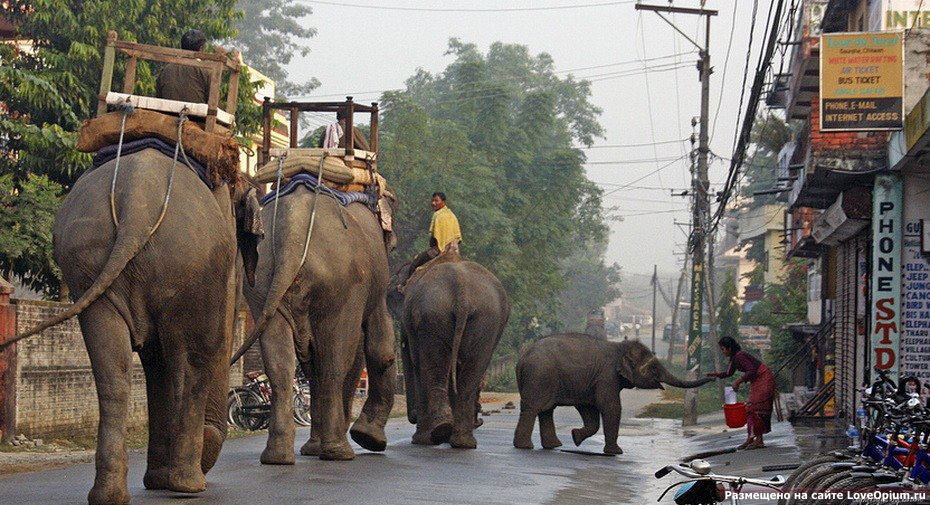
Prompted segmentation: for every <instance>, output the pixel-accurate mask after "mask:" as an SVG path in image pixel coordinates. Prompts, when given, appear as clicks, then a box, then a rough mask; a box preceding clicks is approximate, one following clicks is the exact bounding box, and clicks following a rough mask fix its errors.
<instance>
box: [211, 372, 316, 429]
mask: <svg viewBox="0 0 930 505" xmlns="http://www.w3.org/2000/svg"><path fill="white" fill-rule="evenodd" d="M246 378H247V379H249V382H248V383H246V384H244V385H242V386H239V387H235V388H232V389H231V390H230V391H229V398H228V400H227V402H226V406H227V413H228V422H229V424H230V426H233V427H235V428H238V429H241V430H247V431H255V430H261V429H265V428H267V427H268V422H269V420H270V419H271V382H270V381H269V380H268V376H267V375H265V374H263V373H261V372H254V371H253V372H248V373H247V374H246ZM292 400H293V405H294V422H296V423H297V424H299V425H301V426H310V383H309V381H308V380H307V378H306V377H304V375H303V374H302V373H300V372H299V371H298V374H297V376H296V377H294V384H293V388H292Z"/></svg>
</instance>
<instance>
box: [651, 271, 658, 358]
mask: <svg viewBox="0 0 930 505" xmlns="http://www.w3.org/2000/svg"><path fill="white" fill-rule="evenodd" d="M658 289H659V265H652V354H655V353H656V290H658Z"/></svg>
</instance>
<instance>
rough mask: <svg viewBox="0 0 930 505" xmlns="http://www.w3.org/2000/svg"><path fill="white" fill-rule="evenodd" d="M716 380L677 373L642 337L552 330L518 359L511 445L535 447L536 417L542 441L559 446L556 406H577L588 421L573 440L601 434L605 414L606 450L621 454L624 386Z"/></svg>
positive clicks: (546, 445)
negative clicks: (517, 404) (607, 337)
mask: <svg viewBox="0 0 930 505" xmlns="http://www.w3.org/2000/svg"><path fill="white" fill-rule="evenodd" d="M712 380H713V379H709V378H703V379H700V380H696V381H684V380H681V379H679V378H677V377H675V376H674V375H672V374H671V373H670V372H669V371H668V370H666V369H665V367H664V366H662V364H661V363H659V360H658V358H656V356H655V354H653V353H652V352H651V351H650V350H649V348H648V347H646V346H645V345H643V344H642V343H641V342H639V341H638V340H625V341H623V342H610V341H607V340H603V339H599V338H596V337H592V336H590V335H585V334H580V333H568V334H560V335H551V336H549V337H546V338H543V339H542V340H539V341H538V342H535V343H533V344H532V345H530V346H529V347H527V348H526V349H525V350H524V351H523V353H522V354H521V355H520V359H519V361H518V362H517V386H518V387H519V389H520V420H519V421H518V423H517V428H516V431H515V433H514V436H513V445H514V447H517V448H518V449H532V448H533V441H532V435H533V425H534V424H535V422H536V417H537V416H538V417H539V435H540V439H541V441H542V446H543V447H544V448H546V449H553V448H556V447H559V446H560V445H562V443H561V442H560V441H559V439H558V437H557V436H556V434H555V423H554V422H553V419H552V413H553V410H554V409H555V407H559V406H574V407H576V408H577V409H578V412H579V413H580V414H581V418H582V419H583V420H584V428H580V429H574V430H572V439H573V441H574V442H575V445H581V442H582V441H584V440H585V439H586V438H588V437H590V436H591V435H594V434H595V433H597V431H598V428H599V418H603V421H604V453H605V454H622V453H623V451H622V450H621V449H620V447H619V446H618V445H617V432H618V430H619V428H620V412H621V404H620V391H621V390H622V389H625V388H642V389H661V388H662V384H668V385H670V386H675V387H680V388H694V387H699V386H701V385H703V384H706V383H708V382H710V381H712Z"/></svg>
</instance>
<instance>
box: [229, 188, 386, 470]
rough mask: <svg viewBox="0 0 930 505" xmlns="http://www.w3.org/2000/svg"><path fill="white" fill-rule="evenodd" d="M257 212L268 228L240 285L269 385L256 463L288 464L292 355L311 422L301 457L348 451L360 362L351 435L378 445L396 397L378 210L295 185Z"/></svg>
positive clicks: (349, 454) (350, 454)
mask: <svg viewBox="0 0 930 505" xmlns="http://www.w3.org/2000/svg"><path fill="white" fill-rule="evenodd" d="M275 205H277V211H275ZM314 214H315V215H314ZM262 218H263V219H264V220H265V228H266V234H265V240H263V241H262V242H261V243H260V244H259V248H258V251H259V261H258V265H257V268H256V282H255V286H254V288H253V287H250V286H245V296H246V299H247V300H248V302H249V306H250V308H251V310H252V314H253V316H254V317H255V319H256V323H255V330H253V333H254V335H255V336H260V338H259V342H260V345H261V352H262V360H263V362H264V364H265V373H266V374H267V375H268V378H269V380H270V382H271V387H272V401H271V419H270V424H269V427H268V441H267V443H266V446H265V449H264V451H263V452H262V454H261V462H262V463H265V464H280V465H290V464H294V450H293V447H294V436H295V428H294V421H293V413H292V410H291V409H292V405H291V403H292V398H291V384H292V381H293V379H294V372H295V369H296V366H295V363H296V362H297V361H298V359H299V362H300V364H301V366H302V367H303V368H304V371H305V373H306V375H307V377H308V379H309V381H310V393H311V394H310V398H311V401H310V403H311V408H310V411H311V418H312V421H311V423H312V426H311V437H310V439H309V440H308V441H307V442H306V443H305V444H304V445H303V447H302V448H301V454H304V455H315V456H319V457H320V458H321V459H329V460H349V459H353V458H354V457H355V452H354V451H353V449H352V447H351V445H350V444H349V441H348V439H347V438H346V430H347V429H348V425H349V422H350V420H351V414H352V399H353V397H354V395H355V390H356V385H357V384H358V380H359V377H360V375H361V370H362V368H363V366H367V368H368V377H369V394H368V398H367V400H366V401H365V405H364V407H363V408H362V412H361V414H360V415H359V417H358V418H357V419H356V420H355V423H354V424H352V427H351V430H349V433H350V434H351V436H352V439H353V440H355V441H356V442H357V443H358V444H359V445H361V446H362V447H364V448H365V449H368V450H372V451H383V450H384V449H385V447H386V445H387V438H386V436H385V434H384V426H385V424H386V423H387V419H388V416H389V415H390V412H391V408H392V406H393V403H394V374H395V365H394V359H395V355H394V330H393V321H392V320H391V318H390V315H389V314H388V311H387V307H386V305H385V293H386V292H387V289H388V281H389V280H390V270H389V268H388V259H387V249H386V246H385V240H384V234H383V231H382V229H381V224H380V222H379V220H378V216H376V215H375V214H374V213H373V212H372V211H371V210H370V209H369V208H368V207H367V206H366V205H364V204H362V203H351V204H349V205H348V206H342V204H341V203H339V202H337V201H336V200H335V199H334V198H332V197H331V196H327V195H326V194H325V193H323V194H320V195H317V194H316V193H315V192H314V191H313V190H310V189H307V188H306V187H304V186H300V187H298V188H297V189H296V190H294V192H293V193H290V194H288V195H284V196H281V197H280V198H278V199H277V203H275V202H274V201H272V202H270V203H268V204H267V205H265V206H264V207H263V209H262ZM311 221H312V223H313V224H312V231H311V232H310V236H309V238H308V230H311ZM272 228H274V231H272ZM246 344H249V341H248V340H247V341H246ZM244 347H246V346H244ZM238 354H239V353H237V355H238ZM237 355H236V356H234V359H235V358H236V357H237Z"/></svg>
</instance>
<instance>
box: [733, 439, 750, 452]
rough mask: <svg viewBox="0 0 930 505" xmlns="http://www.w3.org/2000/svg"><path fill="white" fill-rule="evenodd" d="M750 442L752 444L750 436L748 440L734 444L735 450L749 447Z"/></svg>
mask: <svg viewBox="0 0 930 505" xmlns="http://www.w3.org/2000/svg"><path fill="white" fill-rule="evenodd" d="M750 444H752V439H751V438H750V439H749V440H747V441H745V442H743V443H742V444H739V445H737V446H736V450H737V451H741V450H743V449H745V448H747V447H749V445H750Z"/></svg>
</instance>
